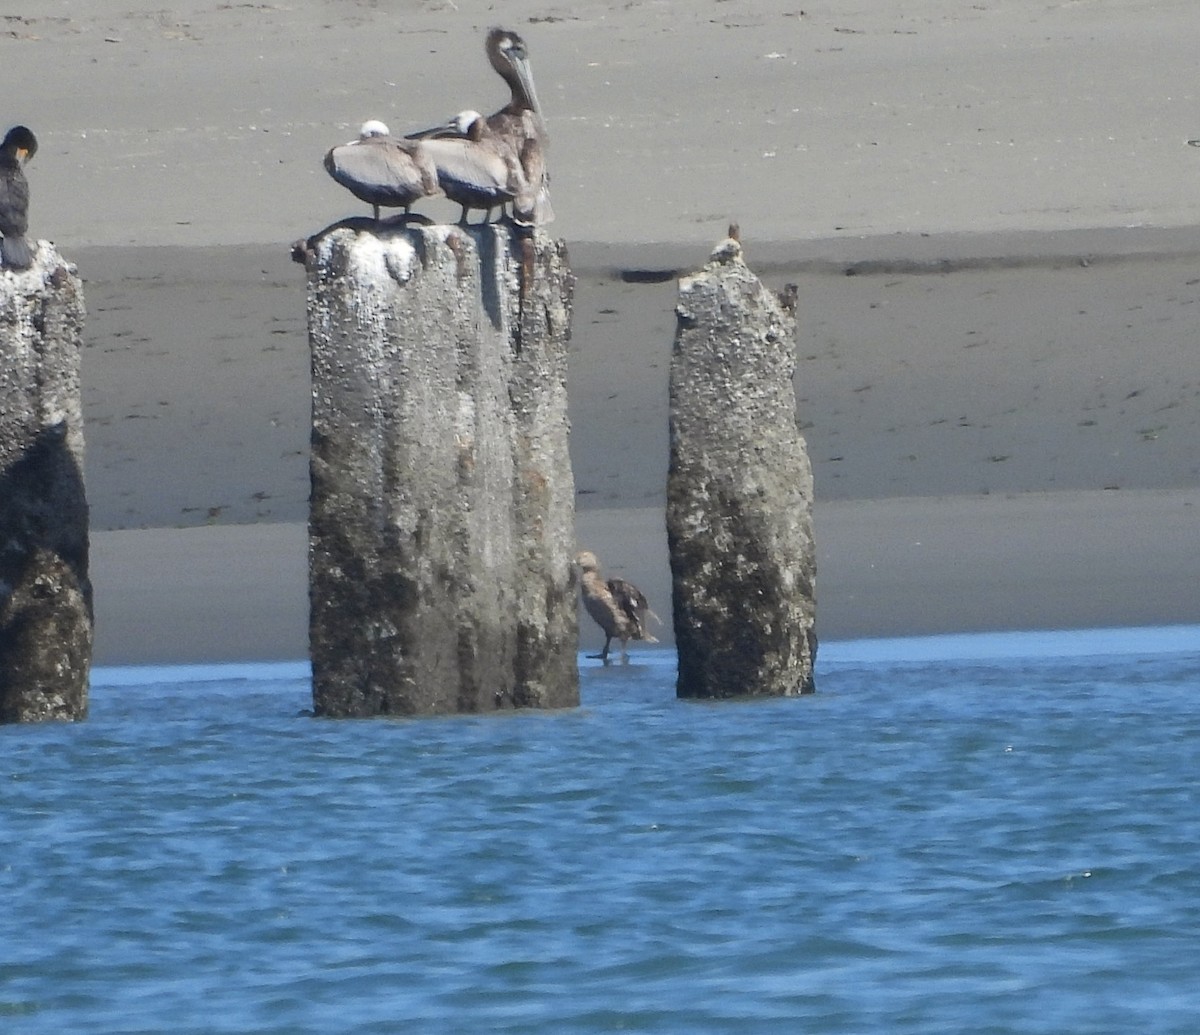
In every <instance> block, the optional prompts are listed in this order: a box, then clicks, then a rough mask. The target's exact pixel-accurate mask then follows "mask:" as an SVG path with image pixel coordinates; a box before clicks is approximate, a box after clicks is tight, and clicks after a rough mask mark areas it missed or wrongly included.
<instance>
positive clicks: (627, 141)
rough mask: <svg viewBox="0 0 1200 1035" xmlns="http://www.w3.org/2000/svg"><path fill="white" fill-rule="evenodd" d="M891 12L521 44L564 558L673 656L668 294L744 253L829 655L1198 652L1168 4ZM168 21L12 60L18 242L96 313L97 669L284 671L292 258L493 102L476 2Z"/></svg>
mask: <svg viewBox="0 0 1200 1035" xmlns="http://www.w3.org/2000/svg"><path fill="white" fill-rule="evenodd" d="M883 6H884V5H878V4H873V3H869V2H867V0H828V2H820V3H812V4H805V5H803V10H801V8H800V7H799V6H796V5H793V4H787V3H778V2H774V0H770V2H766V3H757V2H751V0H726V2H714V3H711V4H707V3H705V4H684V3H675V2H647V3H640V4H631V5H626V4H623V3H621V4H618V3H601V2H596V3H586V2H585V3H582V4H575V5H569V6H567V5H564V6H562V7H561V8H559V7H556V6H554V5H544V4H533V3H525V2H517V3H514V4H511V5H507V6H506V8H505V15H504V18H505V24H506V25H509V26H510V27H513V28H516V29H517V30H518V31H520V32H521V33H522V34H523V35H524V36H525V37H526V39H527V40H528V42H529V44H530V49H531V53H532V57H533V64H534V69H535V73H536V75H537V81H538V88H539V93H540V95H541V99H542V102H543V105H544V107H545V108H546V110H547V115H548V119H549V124H550V129H551V133H552V135H553V144H554V151H553V154H552V172H553V190H554V204H555V209H556V211H557V213H558V220H557V221H556V222H555V223H554V224H553V225H552V226H551V227H550V230H551V231H552V232H553V233H554V234H555V235H557V236H561V237H563V238H564V239H566V240H567V242H568V244H569V247H570V251H571V259H572V265H573V268H574V269H575V271H576V274H577V276H578V278H579V283H578V288H577V296H576V303H577V304H576V311H575V314H574V322H573V338H572V343H571V372H570V385H569V389H570V400H571V419H572V442H571V448H572V459H573V463H574V469H575V479H576V489H577V493H578V495H577V503H578V520H577V531H578V534H579V539H580V542H581V543H583V544H586V545H588V546H589V548H592V549H594V550H595V551H596V552H597V553H598V554H600V556H601V559H602V560H603V561H604V562H605V564H606V567H607V568H608V569H609V570H610V571H612V572H614V573H616V572H619V573H621V574H624V575H626V576H628V577H631V578H633V579H634V580H635V581H637V582H638V583H639V584H641V585H642V586H643V588H644V589H645V590H646V591H647V593H648V595H650V597H651V599H652V602H653V603H654V606H655V609H656V611H658V613H659V614H660V615H662V617H663V618H664V619H665V620H666V625H665V626H664V631H665V632H666V633H667V634H668V635H666V636H664V637H663V638H664V640H665V641H668V642H669V630H670V614H669V612H670V607H669V596H670V590H669V576H668V573H667V563H666V543H665V533H664V531H663V528H662V498H663V492H664V483H665V475H666V458H667V374H668V364H669V360H670V350H671V341H672V336H673V333H674V313H673V306H674V300H675V277H676V275H677V274H678V273H680V272H686V271H688V270H690V269H693V268H695V267H697V266H699V265H700V264H702V263H703V262H704V260H705V259H706V257H707V254H708V251H709V250H710V248H711V247H712V245H713V244H715V243H716V241H717V240H718V239H719V238H720V237H721V236H723V234H724V231H725V227H726V226H727V224H728V222H729V221H730V220H731V219H732V220H736V221H737V222H738V223H739V224H740V226H741V230H742V238H743V242H744V243H745V246H746V253H747V259H748V261H749V263H750V265H751V266H752V267H753V268H754V269H756V271H758V272H759V274H760V275H761V276H762V277H763V279H764V280H765V281H767V282H768V283H770V284H772V285H775V286H782V285H783V284H784V283H795V284H797V285H798V287H799V298H800V302H799V307H798V316H799V333H798V338H797V375H796V391H797V415H798V418H799V420H800V421H801V423H802V425H803V427H804V429H805V434H806V436H807V439H808V443H809V450H810V454H811V456H812V459H813V463H814V469H815V476H816V492H817V511H816V517H817V536H818V551H819V562H820V571H819V584H818V593H819V610H818V614H819V625H818V631H819V633H820V635H821V636H822V637H823V638H826V639H839V638H845V637H861V636H880V635H915V634H924V633H934V632H949V631H977V630H989V629H1018V628H1079V627H1088V626H1123V625H1144V624H1174V623H1196V622H1200V602H1198V599H1197V594H1196V592H1195V589H1194V587H1195V585H1196V584H1197V575H1200V563H1198V562H1197V560H1196V551H1195V549H1194V545H1193V544H1194V543H1195V542H1196V533H1197V530H1198V528H1200V509H1198V507H1200V477H1198V475H1200V459H1197V457H1198V455H1200V451H1198V450H1197V445H1198V444H1200V428H1198V421H1200V416H1198V415H1200V405H1198V404H1200V399H1198V396H1200V375H1198V374H1197V365H1196V361H1195V355H1194V350H1195V343H1196V341H1197V339H1198V338H1200V308H1198V307H1197V299H1198V298H1200V186H1198V185H1200V148H1196V147H1189V146H1188V141H1189V140H1192V139H1196V138H1200V114H1198V112H1200V106H1198V105H1197V103H1196V102H1197V97H1196V93H1195V86H1194V82H1195V75H1194V54H1195V52H1196V47H1197V44H1200V23H1197V20H1196V19H1195V16H1194V7H1193V6H1192V5H1191V3H1190V0H1174V2H1171V0H1167V2H1156V3H1136V4H1125V5H1121V9H1120V10H1113V9H1111V5H1098V4H1089V3H1078V2H1074V3H1072V2H1066V3H1049V2H1047V3H1039V4H1030V3H1028V2H1023V0H996V2H992V3H988V4H980V5H972V6H969V7H967V8H964V7H963V5H960V4H951V3H948V2H945V0H919V2H917V3H913V4H905V5H904V11H903V12H899V11H890V10H889V11H884V10H882V7H883ZM131 8H133V9H132V10H131ZM179 12H180V13H175V12H172V13H170V14H167V13H164V12H163V11H161V10H158V9H153V8H152V7H151V5H138V4H130V3H123V4H122V3H116V2H109V0H104V2H99V3H91V4H85V3H82V2H67V3H63V4H59V5H57V6H56V7H55V11H54V15H53V16H43V15H31V16H29V17H24V16H17V15H13V16H11V17H9V18H7V19H6V20H5V21H4V23H3V25H0V30H3V32H4V35H3V36H0V56H2V58H3V60H4V62H5V66H6V68H7V69H9V70H10V79H11V81H16V82H26V83H38V84H39V88H38V89H37V90H36V91H35V90H30V91H28V92H27V93H26V94H25V95H24V96H22V97H19V98H18V99H16V100H13V99H11V98H10V103H9V104H8V105H7V106H6V113H5V118H6V119H7V120H8V124H14V123H16V122H25V123H26V124H28V125H30V126H31V127H32V128H33V129H34V130H35V132H36V133H37V134H38V137H39V141H40V143H41V149H40V150H39V153H38V155H37V157H36V159H35V160H34V162H33V163H31V165H30V166H29V169H28V175H29V179H30V184H31V190H32V193H33V204H32V206H31V214H30V224H31V236H36V237H41V238H46V239H51V240H53V241H55V243H56V245H57V246H58V248H59V250H60V251H61V252H62V253H63V254H64V255H65V256H66V257H67V258H68V259H70V260H71V261H73V262H75V263H76V264H77V265H78V267H79V270H80V273H81V275H82V276H83V277H84V281H85V291H86V296H87V301H88V309H89V319H88V325H87V329H86V333H85V349H84V354H83V374H84V385H85V389H84V391H85V421H86V436H87V449H88V454H87V468H86V480H87V486H88V494H89V499H90V501H91V506H92V525H93V530H94V531H93V578H94V582H95V589H96V615H97V645H96V661H97V663H99V664H127V663H143V662H160V661H202V660H209V661H222V660H259V659H271V658H294V657H298V656H302V655H303V653H304V650H305V634H306V628H305V622H306V606H307V600H306V581H305V563H306V561H305V532H304V527H303V522H304V520H305V517H306V508H307V503H306V500H307V494H308V472H307V447H308V407H309V382H308V350H307V341H306V330H305V313H304V282H303V271H302V269H301V268H300V267H298V266H296V265H294V264H293V263H292V262H291V261H290V259H289V256H288V245H289V243H290V242H291V241H293V240H295V239H296V238H298V237H301V236H304V235H306V234H308V233H311V232H313V231H315V230H317V229H319V228H320V227H322V226H324V225H326V224H327V223H329V222H332V221H333V220H335V219H337V218H340V217H342V216H345V215H348V214H352V213H358V212H360V211H361V209H362V206H361V205H359V204H358V203H357V202H355V201H354V199H353V198H351V197H350V196H349V195H348V194H346V193H345V192H344V191H342V190H340V188H338V187H337V185H336V184H334V183H333V182H332V181H331V180H329V178H328V177H327V176H326V174H325V173H324V170H323V169H322V168H321V162H320V160H321V156H322V155H323V153H324V151H325V150H326V149H327V148H328V147H329V146H331V145H332V144H334V143H339V142H341V141H343V140H346V139H349V137H351V136H352V135H353V134H354V132H355V129H356V127H357V125H358V123H359V122H361V121H362V119H364V118H366V117H368V116H374V117H381V118H383V119H385V120H386V121H388V122H389V123H390V124H392V127H393V129H395V130H403V129H408V128H414V127H419V126H423V125H429V124H432V123H434V122H437V121H441V120H442V119H444V118H445V117H446V116H447V115H449V114H451V113H452V112H454V111H456V110H458V109H460V108H463V107H466V106H471V107H477V108H480V109H482V110H491V109H492V108H494V107H498V106H499V104H500V103H502V101H503V87H502V84H500V82H499V80H498V79H496V77H495V76H494V74H493V73H492V72H491V71H490V70H489V69H488V68H487V65H486V62H485V60H484V58H483V55H482V39H483V34H484V32H485V31H486V28H487V27H488V26H489V25H491V24H493V21H494V19H495V18H496V17H497V15H496V12H495V11H493V10H492V9H491V8H490V6H489V5H487V4H483V3H472V2H467V0H459V2H457V3H445V2H433V0H431V2H413V3H405V4H400V5H392V6H390V7H389V8H388V9H387V10H384V9H383V8H381V7H376V6H374V5H371V4H366V3H363V4H355V3H349V2H333V0H329V2H312V3H296V4H293V5H290V6H288V5H272V4H263V5H237V4H224V3H216V2H199V0H197V2H193V3H190V4H188V5H185V6H183V7H180V8H179ZM50 69H53V75H52V76H51V75H50V73H49V71H48V70H50ZM427 208H428V214H429V215H431V216H433V217H435V218H453V214H454V209H453V207H452V206H449V205H448V204H446V203H445V202H437V201H435V202H431V203H430V204H429V205H428V207H427ZM581 628H582V632H583V643H584V645H585V646H592V645H593V643H597V645H598V641H597V638H596V637H595V636H594V635H593V634H594V632H595V630H594V629H592V628H590V627H589V626H588V625H586V624H585V625H583V626H582V627H581Z"/></svg>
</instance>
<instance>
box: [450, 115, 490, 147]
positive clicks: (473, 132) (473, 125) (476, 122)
mask: <svg viewBox="0 0 1200 1035" xmlns="http://www.w3.org/2000/svg"><path fill="white" fill-rule="evenodd" d="M486 128H487V122H486V121H484V118H483V116H482V115H480V114H479V112H477V111H474V110H473V109H471V108H468V109H467V110H466V111H460V112H459V113H458V114H457V115H455V116H454V118H452V119H451V120H450V129H451V131H452V132H454V133H455V134H456V135H458V136H460V137H467V138H468V139H470V140H478V139H479V138H480V137H481V136H483V131H484V130H485V129H486Z"/></svg>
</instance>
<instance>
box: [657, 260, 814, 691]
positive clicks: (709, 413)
mask: <svg viewBox="0 0 1200 1035" xmlns="http://www.w3.org/2000/svg"><path fill="white" fill-rule="evenodd" d="M794 306H795V295H794V292H790V293H789V294H788V295H787V296H786V297H785V298H784V299H778V298H776V297H775V296H774V295H773V294H772V293H771V292H769V291H768V290H767V289H766V288H765V287H763V285H762V284H761V283H760V281H759V280H758V278H757V277H756V276H755V275H754V274H753V273H752V272H751V271H750V270H749V269H748V268H747V267H746V264H745V262H744V261H743V259H742V249H741V245H740V244H739V243H738V242H737V240H736V239H735V238H733V237H731V238H730V239H729V240H727V241H725V242H723V243H722V244H721V245H719V246H718V247H717V249H716V251H714V252H713V256H712V259H711V261H710V262H709V263H708V265H707V266H705V267H704V269H703V270H701V271H700V272H698V273H696V274H694V275H692V276H689V277H684V278H683V279H682V280H681V281H680V284H679V305H678V307H677V317H678V326H677V330H676V335H675V347H674V353H673V355H672V358H671V461H670V470H669V474H668V482H667V539H668V546H669V550H670V556H671V578H672V600H673V604H674V623H675V643H676V646H677V648H678V651H679V676H678V683H677V687H676V690H677V693H678V695H679V696H680V697H731V696H736V695H741V694H763V695H777V696H784V695H792V694H801V693H807V692H809V691H811V690H812V689H813V660H814V656H815V654H816V635H815V632H814V621H815V612H816V598H815V588H814V587H815V579H816V550H815V546H814V543H813V529H812V498H813V480H812V467H811V465H810V464H809V460H808V453H807V450H806V448H805V444H804V439H803V437H802V436H801V434H800V431H799V429H798V428H797V426H796V415H795V414H796V409H795V407H796V400H795V391H794V389H793V387H792V375H793V373H794V371H795V317H794V315H793V312H792V310H793V308H794Z"/></svg>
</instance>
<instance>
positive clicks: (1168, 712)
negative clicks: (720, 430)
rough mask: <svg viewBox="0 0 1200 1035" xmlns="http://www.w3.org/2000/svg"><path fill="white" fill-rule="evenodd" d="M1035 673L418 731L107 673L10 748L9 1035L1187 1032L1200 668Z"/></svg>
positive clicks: (870, 679) (594, 696)
mask: <svg viewBox="0 0 1200 1035" xmlns="http://www.w3.org/2000/svg"><path fill="white" fill-rule="evenodd" d="M1009 653H1010V655H1012V654H1013V652H1011V651H1010V652H1009ZM1015 654H1016V656H1009V657H1006V658H1003V659H998V660H992V661H984V660H972V659H969V658H959V659H955V660H944V659H943V660H921V661H913V660H880V658H879V652H878V651H876V652H874V653H873V654H872V653H871V652H867V654H865V655H863V656H862V657H855V656H854V655H853V652H849V653H847V652H842V653H841V654H839V653H838V652H836V651H835V652H833V655H832V657H833V660H830V661H827V662H826V663H825V664H824V666H823V670H822V672H821V675H820V678H819V682H818V687H819V692H818V693H817V694H815V695H813V696H810V697H805V698H800V699H792V700H768V701H753V702H725V703H720V704H702V703H695V702H679V701H677V700H676V699H675V698H674V668H673V656H672V655H670V654H668V653H666V652H657V653H655V652H650V653H644V654H642V655H640V656H638V657H637V658H636V659H635V661H634V663H632V664H629V665H626V666H620V665H613V666H610V667H608V668H602V667H599V666H597V665H595V663H591V662H586V661H584V662H582V664H583V666H584V668H583V669H582V684H581V691H582V696H583V702H584V703H583V707H581V708H580V709H578V710H572V711H567V712H560V713H553V714H530V713H524V714H516V715H511V714H510V715H504V716H487V717H479V718H474V717H465V718H446V719H424V720H417V721H341V722H335V721H323V720H315V719H312V718H308V717H304V716H303V715H302V714H301V713H302V712H303V710H304V709H306V708H307V707H308V706H309V705H310V703H311V702H310V692H309V684H308V680H307V678H306V677H305V676H304V674H303V673H302V671H297V670H295V668H294V667H293V668H292V669H276V670H271V669H266V670H261V671H258V672H257V673H256V674H255V675H254V677H253V678H231V677H229V676H228V675H226V676H224V677H223V678H221V679H218V680H211V681H200V680H193V681H185V680H184V679H182V678H179V676H180V674H179V673H174V674H170V673H168V675H170V677H171V678H169V679H162V678H159V679H157V680H155V679H151V680H150V681H146V680H144V679H143V680H142V681H140V682H139V681H138V680H137V679H135V678H133V675H132V674H130V673H121V672H111V673H109V674H107V676H106V674H105V673H103V672H102V673H100V674H99V675H100V678H99V679H98V681H97V682H98V685H97V686H95V687H94V688H93V691H92V696H91V718H90V719H89V721H88V722H86V723H83V724H79V725H74V726H67V725H47V726H40V727H6V728H0V754H2V756H3V759H4V762H3V769H2V770H0V777H2V778H3V779H4V783H5V793H4V796H3V801H2V802H0V824H2V826H0V829H2V830H3V834H4V837H3V842H4V844H5V846H6V847H5V851H4V859H3V861H2V862H0V892H2V894H3V896H4V901H5V903H6V908H5V909H4V910H3V911H0V1030H3V1031H5V1032H16V1033H35V1032H36V1033H42V1032H46V1033H49V1032H54V1033H61V1032H73V1033H76V1032H105V1033H109V1032H147V1033H149V1032H155V1033H158V1032H166V1031H171V1032H174V1033H187V1032H230V1033H233V1032H237V1033H244V1032H278V1033H288V1035H296V1033H309V1032H311V1033H322V1035H324V1033H328V1032H355V1033H358V1032H395V1031H402V1030H406V1031H421V1032H440V1031H447V1032H450V1031H454V1032H458V1031H473V1032H475V1031H488V1032H522V1033H525V1032H546V1033H551V1032H553V1033H559V1032H604V1031H614V1030H626V1031H641V1032H680V1033H684V1032H689V1033H691V1032H733V1031H737V1032H759V1031H761V1032H779V1031H814V1032H816V1031H819V1032H822V1033H829V1032H847V1033H850V1032H854V1033H858V1032H868V1031H880V1032H884V1031H886V1032H889V1033H898V1032H899V1033H907V1032H911V1033H914V1035H916V1033H921V1035H926V1033H928V1032H933V1031H972V1032H1047V1033H1049V1032H1055V1033H1060V1032H1065V1031H1069V1032H1072V1033H1083V1032H1113V1033H1122V1035H1127V1033H1129V1032H1139V1033H1149V1032H1180V1033H1182V1032H1192V1031H1194V1030H1195V1025H1196V1017H1197V1016H1198V1015H1200V987H1198V986H1197V982H1196V980H1195V957H1196V952H1197V949H1200V867H1197V865H1196V851H1197V847H1196V846H1197V844H1198V843H1200V809H1198V808H1197V805H1198V802H1197V797H1198V795H1197V792H1196V790H1195V777H1196V773H1197V772H1198V771H1200V715H1198V711H1200V709H1198V708H1197V700H1196V691H1197V687H1198V684H1200V651H1192V652H1189V651H1171V652H1168V653H1149V652H1148V653H1140V654H1126V655H1121V656H1103V657H1096V656H1085V657H1067V658H1062V657H1056V658H1050V657H1040V658H1039V657H1034V658H1023V657H1020V656H1019V655H1020V651H1019V650H1017V651H1015ZM868 656H870V657H872V658H874V660H864V659H865V658H866V657H868ZM187 674H188V675H195V674H196V673H194V672H193V673H187ZM106 678H107V680H108V681H107V682H105V679H106Z"/></svg>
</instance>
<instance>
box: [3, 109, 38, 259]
mask: <svg viewBox="0 0 1200 1035" xmlns="http://www.w3.org/2000/svg"><path fill="white" fill-rule="evenodd" d="M37 147H38V144H37V137H35V136H34V135H33V132H32V131H31V130H29V129H28V128H27V127H25V126H13V128H12V129H10V130H9V131H8V132H7V133H6V134H5V135H4V143H3V144H0V234H3V235H4V239H3V240H2V241H0V261H2V262H3V265H5V266H6V267H9V268H11V269H15V270H27V269H29V267H30V266H32V265H33V249H32V248H30V247H29V242H28V241H27V240H25V231H27V230H28V229H29V181H28V180H26V179H25V171H24V169H23V168H22V166H23V165H24V164H25V163H26V162H28V161H29V159H31V158H32V157H33V156H34V155H35V154H36V153H37Z"/></svg>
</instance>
